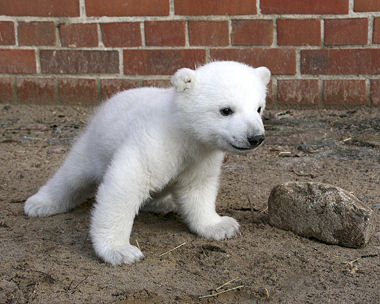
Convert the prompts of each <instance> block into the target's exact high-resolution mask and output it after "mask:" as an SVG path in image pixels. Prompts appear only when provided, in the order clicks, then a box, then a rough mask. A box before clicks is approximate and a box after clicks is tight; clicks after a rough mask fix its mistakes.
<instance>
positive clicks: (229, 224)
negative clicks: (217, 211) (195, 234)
mask: <svg viewBox="0 0 380 304" xmlns="http://www.w3.org/2000/svg"><path fill="white" fill-rule="evenodd" d="M239 227H240V225H239V223H238V222H237V221H236V220H235V219H234V218H232V217H229V216H222V217H221V218H220V220H219V221H218V222H217V223H216V224H213V225H207V226H206V227H205V228H204V229H202V231H200V232H199V234H200V235H201V236H203V237H205V238H206V239H211V240H217V241H220V240H224V239H229V238H233V237H234V236H236V234H238V233H239Z"/></svg>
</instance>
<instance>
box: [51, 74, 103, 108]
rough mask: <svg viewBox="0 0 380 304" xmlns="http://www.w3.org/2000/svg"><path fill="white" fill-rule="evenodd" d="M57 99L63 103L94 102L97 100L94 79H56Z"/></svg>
mask: <svg viewBox="0 0 380 304" xmlns="http://www.w3.org/2000/svg"><path fill="white" fill-rule="evenodd" d="M58 100H59V101H60V102H63V103H85V104H92V103H96V102H97V101H98V91H97V87H96V79H82V78H62V79H58Z"/></svg>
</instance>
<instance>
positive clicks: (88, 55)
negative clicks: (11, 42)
mask: <svg viewBox="0 0 380 304" xmlns="http://www.w3.org/2000/svg"><path fill="white" fill-rule="evenodd" d="M40 61H41V73H43V74H114V73H119V53H118V52H117V51H98V50H96V51H92V50H91V51H87V50H41V51H40Z"/></svg>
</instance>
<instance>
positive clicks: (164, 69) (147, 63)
mask: <svg viewBox="0 0 380 304" xmlns="http://www.w3.org/2000/svg"><path fill="white" fill-rule="evenodd" d="M205 61H206V51H205V50H198V49H187V50H184V49H177V50H124V74H129V75H139V74H140V75H171V74H173V73H174V72H176V71H177V70H178V69H179V68H184V67H188V68H194V67H195V66H196V65H197V64H204V63H205Z"/></svg>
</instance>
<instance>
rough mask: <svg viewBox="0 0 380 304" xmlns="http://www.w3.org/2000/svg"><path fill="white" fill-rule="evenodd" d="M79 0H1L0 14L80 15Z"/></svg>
mask: <svg viewBox="0 0 380 304" xmlns="http://www.w3.org/2000/svg"><path fill="white" fill-rule="evenodd" d="M79 14H80V12H79V1H78V0H64V1H62V0H33V3H31V1H30V0H16V1H15V0H1V2H0V15H7V16H41V17H42V16H49V17H78V16H79Z"/></svg>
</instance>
